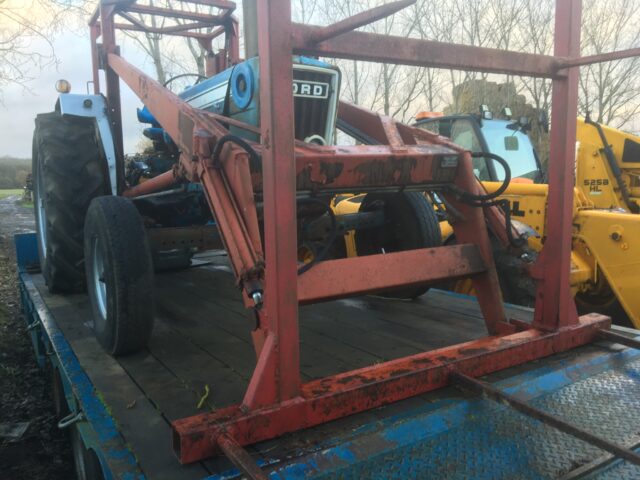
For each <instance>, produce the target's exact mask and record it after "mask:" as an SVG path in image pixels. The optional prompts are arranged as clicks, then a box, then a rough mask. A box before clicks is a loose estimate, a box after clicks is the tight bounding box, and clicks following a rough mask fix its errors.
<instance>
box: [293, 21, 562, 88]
mask: <svg viewBox="0 0 640 480" xmlns="http://www.w3.org/2000/svg"><path fill="white" fill-rule="evenodd" d="M323 28H326V27H318V26H311V25H302V24H297V23H296V24H293V26H292V31H291V35H292V37H293V51H294V53H298V54H303V55H316V56H320V57H330V58H345V59H350V60H364V61H368V62H382V63H392V64H402V65H413V66H419V67H435V68H453V69H456V70H465V71H477V72H492V73H505V74H510V75H525V76H532V77H543V78H554V77H557V76H562V73H561V72H558V64H559V63H558V60H557V59H556V58H554V57H552V56H548V55H537V54H532V53H523V52H513V51H507V50H499V49H494V48H484V47H474V46H470V45H457V44H448V43H442V42H434V41H430V40H421V39H417V38H406V37H398V36H391V35H381V34H377V33H367V32H348V33H345V34H342V35H340V36H339V37H335V38H331V39H328V40H326V41H324V42H321V43H316V42H313V41H310V40H309V39H310V38H314V37H316V36H322V35H323Z"/></svg>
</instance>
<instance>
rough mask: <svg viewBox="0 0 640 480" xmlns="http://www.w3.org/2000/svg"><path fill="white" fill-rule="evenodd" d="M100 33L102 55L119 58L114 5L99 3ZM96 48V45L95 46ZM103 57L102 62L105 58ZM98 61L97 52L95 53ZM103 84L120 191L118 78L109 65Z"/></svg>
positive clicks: (121, 155)
mask: <svg viewBox="0 0 640 480" xmlns="http://www.w3.org/2000/svg"><path fill="white" fill-rule="evenodd" d="M99 6H100V18H101V19H102V21H101V23H100V33H101V35H102V55H104V56H105V57H106V56H112V57H115V58H120V49H119V48H118V46H117V45H116V33H115V27H114V25H113V20H114V18H113V17H114V12H115V7H114V5H105V4H104V3H102V2H101V3H100V5H99ZM96 48H97V47H96ZM105 57H103V58H102V61H103V62H104V63H106V62H105V60H106V58H105ZM95 58H96V60H97V61H98V63H100V62H99V59H98V53H96V55H95ZM104 69H105V84H106V93H107V99H108V103H107V105H108V109H109V119H110V120H111V131H112V133H113V143H114V147H115V154H116V178H117V184H118V185H117V191H118V193H120V192H122V190H124V187H125V181H124V140H123V133H122V110H121V102H120V79H119V78H118V74H117V72H116V71H115V70H114V69H113V68H111V66H110V65H105V66H104Z"/></svg>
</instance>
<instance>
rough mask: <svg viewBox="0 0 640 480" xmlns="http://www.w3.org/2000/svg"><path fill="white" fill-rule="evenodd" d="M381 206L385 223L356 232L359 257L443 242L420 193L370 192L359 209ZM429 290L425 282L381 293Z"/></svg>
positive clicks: (412, 294)
mask: <svg viewBox="0 0 640 480" xmlns="http://www.w3.org/2000/svg"><path fill="white" fill-rule="evenodd" d="M375 209H383V210H384V214H385V224H384V225H383V226H381V227H377V228H373V229H364V230H359V231H356V238H355V242H356V249H357V252H358V256H364V255H374V254H377V253H391V252H402V251H405V250H415V249H419V248H431V247H438V246H440V245H441V244H442V238H441V233H440V224H439V222H438V218H437V217H436V213H435V211H434V210H433V206H432V205H431V202H430V201H429V200H427V198H426V197H425V196H424V195H423V194H422V193H419V192H401V193H391V194H390V193H369V194H367V195H366V196H365V197H364V200H363V201H362V205H361V207H360V211H361V212H366V211H370V210H375ZM427 290H429V287H428V286H427V285H418V286H411V287H403V288H400V289H396V290H390V291H387V292H384V293H383V294H382V295H383V296H385V297H390V298H416V297H419V296H420V295H422V294H424V293H426V292H427Z"/></svg>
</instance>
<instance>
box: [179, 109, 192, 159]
mask: <svg viewBox="0 0 640 480" xmlns="http://www.w3.org/2000/svg"><path fill="white" fill-rule="evenodd" d="M178 130H180V136H181V137H182V139H181V140H182V144H183V145H184V146H185V147H186V148H187V150H189V153H192V152H193V120H191V118H189V116H188V115H185V114H184V113H182V112H181V111H180V112H179V113H178Z"/></svg>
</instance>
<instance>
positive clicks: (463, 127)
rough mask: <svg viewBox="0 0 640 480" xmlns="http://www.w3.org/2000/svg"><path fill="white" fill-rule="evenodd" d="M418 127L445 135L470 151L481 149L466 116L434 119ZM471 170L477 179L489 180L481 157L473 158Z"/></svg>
mask: <svg viewBox="0 0 640 480" xmlns="http://www.w3.org/2000/svg"><path fill="white" fill-rule="evenodd" d="M418 127H420V128H423V129H425V130H429V131H430V132H432V133H436V134H438V135H442V136H443V137H447V138H449V139H450V140H451V141H452V142H453V143H455V144H456V145H459V146H460V147H462V148H464V149H465V150H469V151H471V152H482V151H483V150H482V144H481V143H480V139H479V138H478V134H477V133H476V130H475V129H474V125H473V123H472V122H471V120H469V119H468V118H456V119H434V120H429V121H426V122H423V123H420V124H419V125H418ZM473 172H474V173H475V175H476V177H478V179H479V180H482V181H487V180H491V174H490V172H489V169H488V168H487V161H486V160H485V159H484V158H483V157H480V158H474V159H473Z"/></svg>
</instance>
